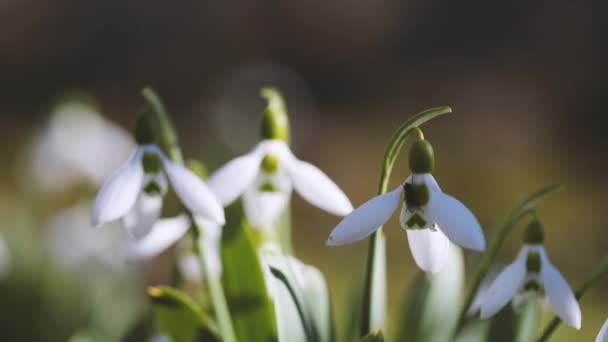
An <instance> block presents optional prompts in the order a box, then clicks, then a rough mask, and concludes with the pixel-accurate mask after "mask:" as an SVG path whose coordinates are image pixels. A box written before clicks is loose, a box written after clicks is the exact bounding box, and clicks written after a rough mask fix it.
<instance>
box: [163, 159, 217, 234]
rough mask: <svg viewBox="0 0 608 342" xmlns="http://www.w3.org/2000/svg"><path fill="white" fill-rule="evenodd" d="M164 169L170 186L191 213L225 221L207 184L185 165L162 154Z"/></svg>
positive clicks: (212, 219) (215, 220)
mask: <svg viewBox="0 0 608 342" xmlns="http://www.w3.org/2000/svg"><path fill="white" fill-rule="evenodd" d="M162 159H163V166H164V170H165V172H166V173H167V177H169V181H170V182H171V186H172V187H173V190H175V193H176V194H177V196H178V197H179V199H180V200H181V201H182V203H183V204H184V206H186V208H188V210H190V211H191V212H192V213H193V214H195V215H200V216H202V217H203V218H206V219H208V220H211V221H213V222H216V223H218V224H220V225H223V224H224V223H226V220H225V218H224V209H223V208H222V205H221V204H220V202H218V200H217V198H216V197H215V195H214V194H213V192H211V190H210V189H209V188H208V187H207V185H206V184H205V183H204V182H203V181H202V180H201V179H200V178H199V177H198V176H197V175H195V174H194V173H193V172H192V171H190V170H188V169H187V168H186V167H184V166H182V165H179V164H177V163H174V162H172V161H170V160H169V159H167V158H166V157H164V156H162Z"/></svg>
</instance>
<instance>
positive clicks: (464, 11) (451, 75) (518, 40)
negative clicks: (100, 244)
mask: <svg viewBox="0 0 608 342" xmlns="http://www.w3.org/2000/svg"><path fill="white" fill-rule="evenodd" d="M604 14H605V10H604V5H603V4H602V3H601V2H599V1H598V2H591V1H579V2H575V1H480V0H477V1H458V2H456V1H422V0H410V1H394V0H376V1H370V0H350V1H348V0H341V1H333V2H329V3H328V2H326V1H279V0H275V1H260V0H247V1H244V0H228V1H179V2H168V1H157V0H151V1H150V0H149V1H139V0H132V1H100V0H97V1H80V0H54V1H34V0H0V23H1V24H0V27H1V29H0V127H2V131H3V134H2V135H1V136H0V150H1V153H2V154H1V155H2V158H1V162H2V163H3V165H4V166H5V167H3V168H2V169H1V170H0V175H1V177H2V178H1V181H0V185H1V186H2V190H1V191H2V196H3V197H4V198H5V199H7V200H6V201H5V202H6V203H9V204H8V205H7V208H11V204H10V203H14V202H15V201H20V200H22V199H23V198H27V197H28V195H27V194H25V193H24V190H23V189H21V188H20V187H19V185H18V182H16V181H15V177H16V176H17V174H18V173H19V172H18V171H16V170H18V168H16V167H14V165H15V164H16V163H17V162H18V160H19V158H20V154H21V149H20V146H22V145H24V144H27V142H28V139H30V136H31V134H32V133H33V132H34V130H35V129H36V128H37V127H39V126H40V125H42V124H43V123H44V122H45V120H47V118H48V113H49V109H50V108H51V107H52V105H53V104H54V103H55V102H56V101H57V99H58V98H59V97H61V96H62V95H64V94H65V93H66V92H67V91H72V90H80V91H86V92H87V93H89V94H90V95H91V96H93V97H94V98H95V99H96V101H97V103H98V105H99V107H100V110H101V112H102V113H103V114H104V115H105V116H107V117H108V118H110V119H112V120H114V121H117V122H118V123H120V124H121V125H122V126H123V127H125V128H127V129H131V128H132V126H133V123H134V118H135V113H136V112H137V110H138V109H139V108H140V106H141V103H142V101H141V97H140V96H139V90H140V88H141V87H143V86H145V85H152V86H153V87H155V88H156V89H157V90H158V91H159V93H160V94H161V95H162V96H163V98H164V99H165V101H166V103H167V105H168V107H169V109H170V110H171V112H172V113H173V115H174V119H175V122H176V126H177V128H178V132H179V133H180V138H181V140H182V142H183V144H184V149H185V151H186V153H187V154H188V155H190V156H193V157H197V158H201V159H202V160H204V161H205V162H206V163H207V164H208V165H209V166H210V168H211V169H213V168H215V167H217V166H219V165H221V164H222V163H224V162H225V161H227V160H229V159H231V158H232V157H234V156H236V155H238V154H242V153H243V152H245V151H247V150H248V149H249V148H250V147H251V146H253V144H254V143H255V142H256V139H257V120H258V118H259V114H260V111H261V109H262V108H263V102H262V100H261V99H260V98H259V96H258V89H259V88H260V87H261V86H265V85H274V86H277V87H279V88H280V89H281V90H283V92H284V93H285V96H286V99H287V103H288V107H289V110H290V115H291V119H292V130H293V135H294V139H293V141H292V145H293V149H294V151H295V153H296V154H297V155H298V156H299V157H300V158H302V159H304V160H308V161H311V162H313V163H315V164H317V165H319V166H320V167H321V168H322V169H323V170H325V171H326V172H327V173H328V174H329V175H330V176H331V177H332V178H333V179H335V180H336V182H337V183H338V184H339V185H340V186H342V188H343V189H344V190H345V192H346V193H347V194H348V195H349V196H350V197H351V200H352V201H353V203H354V204H355V205H358V204H361V203H362V202H363V201H364V200H366V199H367V198H369V197H370V196H372V195H373V194H374V192H375V189H376V183H377V176H378V173H379V166H380V161H381V158H382V153H383V150H384V145H385V144H386V142H387V141H388V139H389V137H390V134H392V132H393V131H394V129H395V128H396V127H398V125H399V124H400V123H401V122H402V121H403V120H405V119H406V118H408V117H409V116H410V115H413V114H414V113H416V112H418V111H420V110H422V109H425V108H428V107H433V106H439V105H450V106H452V108H453V109H454V114H452V115H450V116H448V117H444V118H441V119H437V120H436V121H433V122H432V123H430V124H428V125H427V126H426V128H425V129H424V130H425V134H426V136H427V138H428V139H429V140H430V141H431V142H433V145H434V147H435V152H436V157H437V171H436V177H437V179H438V181H439V182H440V184H441V185H442V187H443V188H444V190H445V191H446V192H449V193H451V194H453V195H455V196H457V197H459V198H460V199H462V200H463V202H465V203H467V204H468V205H469V206H470V208H471V209H472V210H473V212H475V213H476V214H477V216H478V218H479V219H480V222H481V223H482V225H483V226H484V227H485V228H486V235H487V236H488V237H490V236H491V234H492V228H493V227H494V226H495V225H496V224H498V223H499V222H500V221H501V220H502V219H503V218H504V217H505V216H506V214H507V213H508V211H509V210H510V209H511V208H512V207H513V206H514V205H515V204H516V203H517V201H519V200H520V199H521V198H523V197H524V196H525V195H526V194H528V193H529V192H531V191H532V190H534V189H536V188H538V187H540V186H542V185H544V184H547V183H554V182H558V183H564V184H566V189H565V190H564V191H562V192H560V193H559V194H557V195H554V196H553V197H552V198H551V199H549V200H548V201H547V202H546V203H545V204H543V205H541V207H540V210H539V212H540V217H541V219H542V220H543V221H544V223H545V225H546V228H547V241H546V246H547V249H548V251H549V254H550V256H552V259H553V261H554V263H555V264H556V265H558V266H559V267H560V268H561V269H562V270H563V273H564V275H565V277H566V278H567V279H568V280H569V282H570V283H571V284H572V285H573V286H576V285H577V284H579V283H581V282H582V280H583V279H584V278H585V277H586V275H587V274H588V273H589V272H591V270H592V269H593V268H594V266H595V264H596V263H597V262H598V261H599V259H600V257H602V256H604V255H606V251H607V249H608V233H606V227H607V225H608V218H606V216H605V215H603V214H604V212H605V208H606V203H608V182H607V181H606V178H605V170H606V166H608V155H607V154H606V152H605V151H606V148H607V146H608V143H607V140H606V137H605V133H604V132H605V127H606V124H607V123H608V122H607V120H606V118H605V115H606V114H605V110H604V92H605V83H606V79H607V77H608V73H607V70H606V69H607V68H606V64H605V60H606V58H607V57H608V56H607V54H606V52H605V49H604V47H603V45H605V42H606V33H607V32H608V31H607V30H606V29H607V27H606V24H605V20H604ZM406 175H407V167H406V159H405V157H402V158H401V159H400V162H399V163H398V165H397V170H396V173H395V175H394V177H393V182H392V184H395V185H396V184H397V183H398V182H400V181H401V180H402V179H403V178H404V177H406ZM55 200H56V199H54V198H53V199H49V201H55ZM294 203H295V209H294V219H295V246H296V250H297V252H298V255H299V256H300V257H301V258H302V259H303V260H304V261H307V262H310V263H312V264H315V265H317V266H318V267H319V268H321V269H322V270H323V271H324V273H325V274H326V276H327V277H328V279H329V281H330V283H331V287H332V290H333V292H334V294H335V297H336V302H337V303H338V304H339V305H343V304H344V303H345V301H346V299H347V297H348V296H349V292H350V286H351V284H352V283H353V282H356V281H358V280H359V279H361V278H362V275H363V268H364V258H365V251H366V249H367V244H366V243H365V242H361V243H358V244H355V245H352V246H347V247H339V248H326V247H325V246H324V241H325V239H326V237H327V235H328V234H329V231H330V230H331V228H332V227H333V226H334V225H335V224H336V223H337V221H338V219H337V218H334V217H331V216H329V215H326V214H324V213H322V212H320V211H318V210H316V209H314V208H311V207H310V206H309V205H307V204H305V203H304V202H303V201H302V200H300V199H296V200H295V202H294ZM2 228H4V227H2ZM386 230H387V233H388V240H389V247H388V248H389V255H388V260H389V263H390V265H389V267H390V268H389V281H390V284H391V291H390V293H389V300H390V302H391V303H392V307H391V310H392V312H393V315H396V314H397V308H398V303H399V301H400V298H401V296H402V294H403V292H404V291H405V289H406V286H407V284H408V283H409V281H410V280H411V278H412V276H413V275H414V274H415V273H416V272H417V271H416V269H415V265H414V264H413V262H412V259H411V256H410V254H409V250H408V248H407V243H406V240H405V235H404V234H403V232H402V231H400V228H399V226H398V223H397V219H396V218H395V219H394V220H392V221H390V223H389V224H388V225H387V229H386ZM516 235H517V236H513V237H512V238H511V239H510V240H509V243H510V245H509V246H508V247H507V248H505V249H504V250H503V253H502V255H503V257H504V261H509V260H511V259H512V258H513V257H514V255H515V250H516V249H517V248H518V244H519V241H520V235H521V228H519V229H518V231H517V233H516ZM477 258H478V256H476V255H472V254H471V258H470V261H471V262H472V264H471V266H473V265H474V263H475V262H476V261H477ZM607 285H608V282H607V281H604V282H603V284H602V286H601V287H598V288H597V289H595V290H593V291H592V292H590V293H589V295H588V297H586V298H585V299H584V300H583V301H582V307H583V331H582V333H580V334H575V333H574V331H573V330H572V329H567V328H560V330H559V332H558V334H559V336H561V339H562V340H563V341H569V340H572V339H574V338H575V337H576V338H577V340H590V339H591V338H592V336H595V334H596V333H597V331H598V330H599V327H600V323H601V322H603V320H604V319H605V318H606V317H607V316H608V294H607V293H606V288H607V287H606V286H607ZM397 299H399V300H397ZM339 307H340V306H339ZM338 312H339V310H338ZM339 315H340V314H338V316H339Z"/></svg>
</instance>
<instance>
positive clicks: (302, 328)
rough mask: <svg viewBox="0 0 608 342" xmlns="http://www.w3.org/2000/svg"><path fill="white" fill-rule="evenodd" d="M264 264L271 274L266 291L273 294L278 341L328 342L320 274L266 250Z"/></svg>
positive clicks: (324, 292)
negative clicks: (269, 290)
mask: <svg viewBox="0 0 608 342" xmlns="http://www.w3.org/2000/svg"><path fill="white" fill-rule="evenodd" d="M264 261H265V262H266V263H267V264H268V266H269V268H270V272H271V274H272V276H271V277H269V278H270V279H269V281H271V284H270V285H269V287H270V288H271V289H272V291H273V293H274V299H275V310H276V317H277V325H278V330H279V340H281V341H322V342H329V341H331V340H332V326H331V310H330V299H329V292H328V290H327V284H326V282H325V278H324V277H323V274H321V272H319V270H317V269H316V268H314V267H312V266H309V265H305V264H303V263H302V262H300V261H299V260H297V259H296V258H294V257H291V256H287V255H283V254H280V253H279V252H278V251H275V250H269V249H267V250H265V251H264ZM298 321H299V322H300V324H296V322H298Z"/></svg>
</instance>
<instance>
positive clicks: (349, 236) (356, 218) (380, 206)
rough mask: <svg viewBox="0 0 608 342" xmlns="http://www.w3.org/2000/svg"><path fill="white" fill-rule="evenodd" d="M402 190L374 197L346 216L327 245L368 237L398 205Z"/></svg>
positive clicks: (332, 233)
mask: <svg viewBox="0 0 608 342" xmlns="http://www.w3.org/2000/svg"><path fill="white" fill-rule="evenodd" d="M401 192H402V188H401V187H399V188H397V189H395V190H393V191H391V192H388V193H386V194H383V195H380V196H376V197H374V198H372V199H371V200H369V201H367V202H365V203H364V204H363V205H361V206H360V207H358V208H357V209H355V210H354V211H353V212H352V213H350V214H349V215H348V216H346V217H345V218H344V219H342V221H341V222H340V223H338V225H337V226H336V227H335V228H334V230H333V231H332V232H331V234H330V236H329V239H327V245H329V246H336V245H342V244H346V243H351V242H355V241H358V240H361V239H364V238H366V237H368V236H369V235H370V234H372V233H373V232H374V231H375V230H376V229H378V228H379V227H380V226H382V225H383V224H384V223H385V222H386V221H387V220H388V219H389V218H390V217H391V215H392V214H393V213H394V212H395V210H396V209H397V206H398V205H399V200H400V198H401Z"/></svg>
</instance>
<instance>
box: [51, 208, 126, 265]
mask: <svg viewBox="0 0 608 342" xmlns="http://www.w3.org/2000/svg"><path fill="white" fill-rule="evenodd" d="M90 210H91V209H90V205H89V204H88V203H85V202H81V203H79V204H77V205H75V206H73V207H71V208H67V209H64V210H62V211H60V212H58V213H57V214H55V215H54V216H52V217H51V219H50V220H49V223H48V225H47V231H46V232H47V236H46V241H47V245H48V247H49V250H50V252H51V255H52V256H53V257H54V258H56V259H57V260H58V261H59V262H61V263H62V264H63V265H65V266H67V267H79V266H81V265H85V264H86V263H87V262H88V261H91V260H96V261H100V262H102V263H103V264H106V265H108V266H110V267H111V268H112V269H114V270H123V269H124V266H125V247H126V245H125V240H126V237H127V234H125V232H124V230H122V229H101V230H99V229H91V223H90V221H89V213H90ZM116 228H118V227H116Z"/></svg>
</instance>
